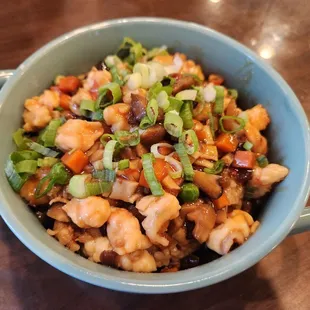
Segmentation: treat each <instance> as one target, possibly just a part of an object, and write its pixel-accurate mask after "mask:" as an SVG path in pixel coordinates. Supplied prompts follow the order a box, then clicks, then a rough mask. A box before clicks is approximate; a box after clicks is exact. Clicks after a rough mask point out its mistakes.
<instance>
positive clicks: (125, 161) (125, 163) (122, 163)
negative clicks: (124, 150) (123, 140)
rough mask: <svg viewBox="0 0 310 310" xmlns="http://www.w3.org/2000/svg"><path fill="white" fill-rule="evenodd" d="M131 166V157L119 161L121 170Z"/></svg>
mask: <svg viewBox="0 0 310 310" xmlns="http://www.w3.org/2000/svg"><path fill="white" fill-rule="evenodd" d="M127 168H129V159H123V160H121V161H119V162H118V169H119V170H124V169H127Z"/></svg>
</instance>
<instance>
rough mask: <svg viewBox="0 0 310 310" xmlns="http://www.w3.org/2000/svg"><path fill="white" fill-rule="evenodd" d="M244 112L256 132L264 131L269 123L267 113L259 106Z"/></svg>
mask: <svg viewBox="0 0 310 310" xmlns="http://www.w3.org/2000/svg"><path fill="white" fill-rule="evenodd" d="M245 112H246V113H247V115H248V119H249V122H250V123H251V124H252V125H253V126H254V127H255V128H256V129H257V130H265V129H266V128H267V126H268V125H269V123H270V118H269V115H268V112H267V110H266V109H265V108H264V107H263V106H262V105H261V104H258V105H256V106H255V107H253V108H251V109H248V110H246V111H245Z"/></svg>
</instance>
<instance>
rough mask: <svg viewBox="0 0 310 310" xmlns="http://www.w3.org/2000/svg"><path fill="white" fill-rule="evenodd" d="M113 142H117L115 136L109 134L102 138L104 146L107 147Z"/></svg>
mask: <svg viewBox="0 0 310 310" xmlns="http://www.w3.org/2000/svg"><path fill="white" fill-rule="evenodd" d="M111 140H115V136H114V135H111V134H109V133H105V134H103V135H102V136H101V138H100V142H101V144H102V145H103V146H105V145H106V144H107V143H108V142H109V141H111Z"/></svg>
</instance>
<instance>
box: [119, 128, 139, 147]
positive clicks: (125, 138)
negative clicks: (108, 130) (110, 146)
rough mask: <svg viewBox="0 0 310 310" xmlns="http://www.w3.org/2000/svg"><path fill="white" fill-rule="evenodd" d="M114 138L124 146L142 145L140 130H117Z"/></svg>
mask: <svg viewBox="0 0 310 310" xmlns="http://www.w3.org/2000/svg"><path fill="white" fill-rule="evenodd" d="M114 136H115V139H116V140H117V141H118V142H119V143H120V144H121V145H122V146H136V145H138V144H139V143H140V134H139V129H136V130H134V131H133V132H130V131H126V130H117V131H116V132H115V133H114Z"/></svg>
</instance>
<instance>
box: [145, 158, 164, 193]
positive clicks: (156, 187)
mask: <svg viewBox="0 0 310 310" xmlns="http://www.w3.org/2000/svg"><path fill="white" fill-rule="evenodd" d="M153 158H154V157H153V155H152V154H151V153H147V154H143V155H142V166H143V171H144V176H145V179H146V181H147V184H148V185H149V187H150V190H151V192H152V194H153V195H154V196H162V195H164V191H163V188H162V186H161V184H160V183H159V182H158V180H157V179H156V176H155V172H154V167H153Z"/></svg>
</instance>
